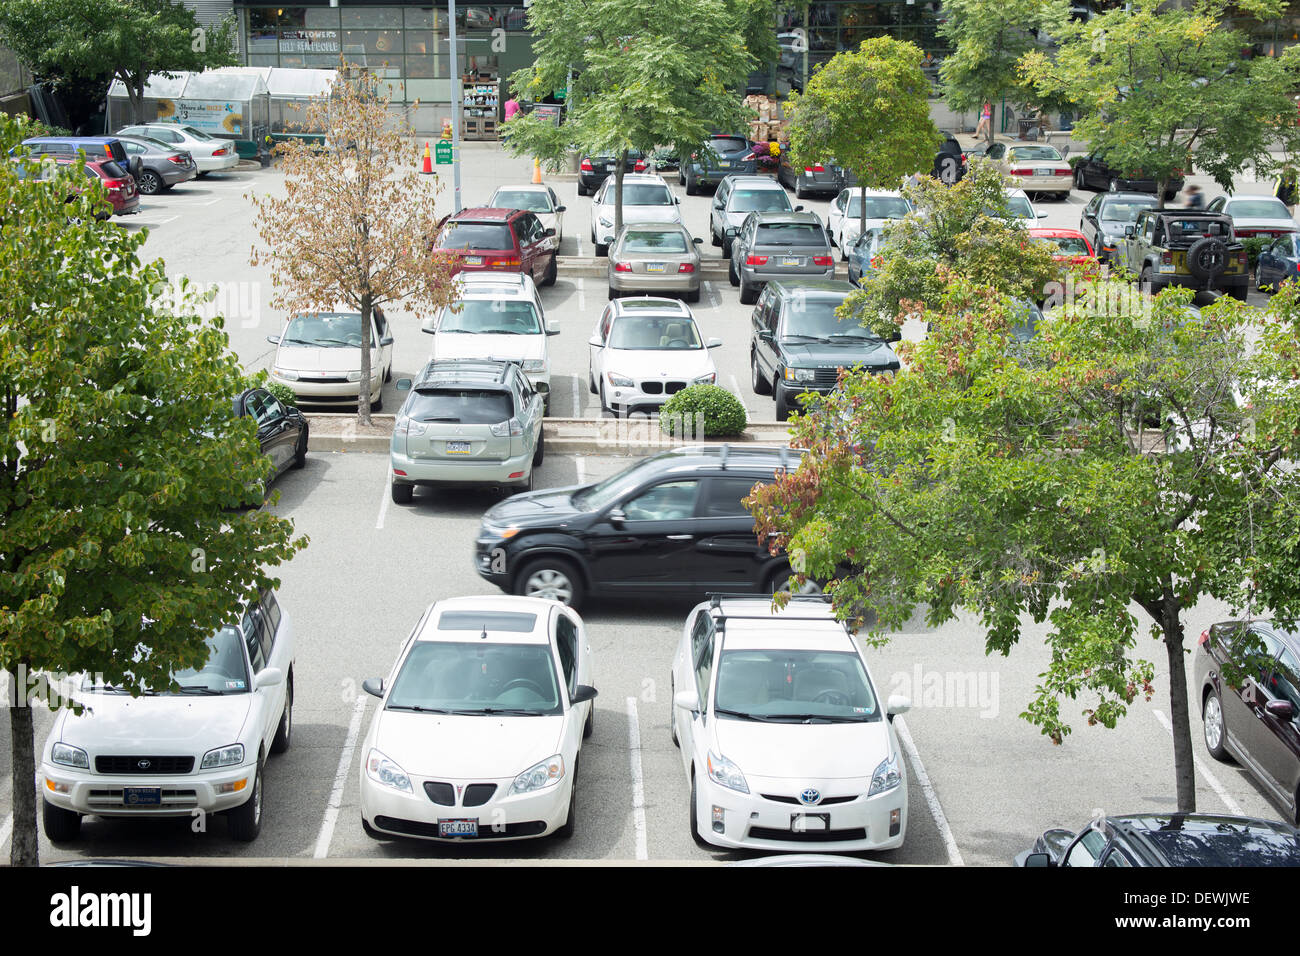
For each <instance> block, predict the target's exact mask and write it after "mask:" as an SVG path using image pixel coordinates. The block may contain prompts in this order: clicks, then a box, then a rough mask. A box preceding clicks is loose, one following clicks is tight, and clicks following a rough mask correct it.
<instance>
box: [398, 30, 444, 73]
mask: <svg viewBox="0 0 1300 956" xmlns="http://www.w3.org/2000/svg"><path fill="white" fill-rule="evenodd" d="M406 48H407V50H408V51H409V50H410V48H411V40H410V37H407V40H406ZM406 75H407V76H408V77H413V78H418V79H424V78H432V77H438V76H443V77H445V76H451V58H450V57H447V56H437V55H435V54H432V53H431V54H429V55H428V56H411V55H410V53H409V52H408V53H407V55H406Z"/></svg>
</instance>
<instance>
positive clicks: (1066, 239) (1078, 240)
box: [1038, 236, 1092, 256]
mask: <svg viewBox="0 0 1300 956" xmlns="http://www.w3.org/2000/svg"><path fill="white" fill-rule="evenodd" d="M1038 239H1039V241H1040V242H1045V243H1047V244H1048V245H1049V246H1055V247H1056V249H1057V250H1058V253H1059V254H1060V255H1066V256H1090V255H1092V253H1091V252H1089V251H1088V243H1087V241H1086V240H1085V239H1084V238H1083V237H1082V236H1040V237H1038Z"/></svg>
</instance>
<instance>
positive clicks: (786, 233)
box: [754, 222, 826, 247]
mask: <svg viewBox="0 0 1300 956" xmlns="http://www.w3.org/2000/svg"><path fill="white" fill-rule="evenodd" d="M754 245H756V246H822V247H824V246H825V245H826V233H825V232H824V231H823V230H822V227H821V226H820V225H818V224H817V223H815V222H768V223H761V224H760V225H759V227H758V232H757V234H756V235H755V236H754Z"/></svg>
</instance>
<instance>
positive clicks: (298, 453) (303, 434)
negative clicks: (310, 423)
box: [293, 423, 307, 468]
mask: <svg viewBox="0 0 1300 956" xmlns="http://www.w3.org/2000/svg"><path fill="white" fill-rule="evenodd" d="M306 464H307V425H306V424H305V423H304V424H303V426H302V431H300V432H299V433H298V444H297V445H296V446H295V448H294V451H293V467H295V468H301V467H303V466H304V465H306Z"/></svg>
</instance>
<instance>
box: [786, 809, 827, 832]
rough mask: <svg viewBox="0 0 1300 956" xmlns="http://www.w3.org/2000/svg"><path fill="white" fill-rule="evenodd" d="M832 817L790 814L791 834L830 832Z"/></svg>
mask: <svg viewBox="0 0 1300 956" xmlns="http://www.w3.org/2000/svg"><path fill="white" fill-rule="evenodd" d="M830 828H831V815H830V814H829V813H792V814H790V832H791V833H807V832H808V831H810V830H829V829H830Z"/></svg>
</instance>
